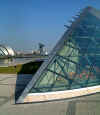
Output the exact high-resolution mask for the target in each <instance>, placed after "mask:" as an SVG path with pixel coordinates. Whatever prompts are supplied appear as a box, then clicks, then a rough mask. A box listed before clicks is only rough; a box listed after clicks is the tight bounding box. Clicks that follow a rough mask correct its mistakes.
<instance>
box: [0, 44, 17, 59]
mask: <svg viewBox="0 0 100 115" xmlns="http://www.w3.org/2000/svg"><path fill="white" fill-rule="evenodd" d="M14 55H15V52H14V50H13V49H12V48H11V47H9V46H4V45H0V57H2V58H3V57H13V56H14Z"/></svg>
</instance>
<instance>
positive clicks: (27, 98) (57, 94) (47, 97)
mask: <svg viewBox="0 0 100 115" xmlns="http://www.w3.org/2000/svg"><path fill="white" fill-rule="evenodd" d="M90 9H91V7H87V8H85V9H83V11H82V12H81V13H80V15H78V16H79V17H75V18H74V19H75V21H74V22H72V24H71V26H70V27H68V30H67V31H66V32H65V33H64V35H63V36H62V37H61V39H60V40H59V41H58V43H57V44H56V46H55V47H54V49H53V50H52V51H51V53H50V55H49V57H48V59H47V60H46V61H45V62H44V63H43V64H42V65H41V67H40V68H39V70H38V71H37V72H36V74H35V75H34V76H33V78H32V80H31V81H30V82H29V84H28V85H27V87H26V88H25V90H24V91H23V92H22V94H21V95H20V96H19V98H18V100H17V101H16V103H24V102H39V101H51V100H56V99H63V98H72V97H77V96H82V95H88V94H91V93H96V92H100V86H93V87H91V88H86V87H85V88H81V89H82V91H81V89H72V90H67V91H66V90H64V91H53V92H42V93H41V92H40V93H32V94H28V93H29V91H30V90H31V88H32V87H33V86H34V85H35V84H36V82H37V81H38V80H39V78H40V77H41V74H43V73H44V71H45V70H47V71H49V72H52V73H53V74H56V75H58V76H59V75H60V76H62V77H66V79H67V80H70V82H71V79H70V78H69V77H68V75H67V73H66V71H65V70H64V68H63V66H62V65H61V64H60V62H59V60H61V61H62V62H63V63H66V60H67V61H71V62H72V63H75V62H74V61H72V60H69V59H68V58H66V57H64V56H61V55H58V52H59V50H61V49H62V47H63V46H64V45H65V44H66V43H67V42H66V41H67V39H68V38H69V37H70V36H71V35H72V33H73V29H75V28H76V26H78V25H79V22H80V21H81V19H82V18H83V17H84V14H85V12H87V11H89V10H90ZM66 45H70V44H66ZM70 47H72V48H74V46H71V45H70ZM77 49H78V47H77ZM55 58H56V61H57V63H58V65H59V66H60V69H61V70H62V71H63V74H64V75H63V74H60V73H57V72H56V71H53V70H51V69H48V68H47V67H48V66H49V65H50V64H52V63H53V60H54V59H55ZM63 59H64V60H65V61H63ZM32 96H33V97H32ZM33 98H34V99H33Z"/></svg>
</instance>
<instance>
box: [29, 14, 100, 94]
mask: <svg viewBox="0 0 100 115" xmlns="http://www.w3.org/2000/svg"><path fill="white" fill-rule="evenodd" d="M99 84H100V19H99V18H97V17H96V16H93V15H92V14H91V13H89V12H87V13H85V15H84V16H83V17H81V19H80V21H79V23H78V24H77V25H76V27H75V29H73V32H72V34H71V35H70V36H69V37H68V38H66V40H65V41H64V45H63V47H62V48H61V50H60V51H58V52H57V54H56V56H55V57H54V58H53V60H52V61H51V63H50V64H49V65H48V67H47V68H46V69H45V71H44V72H43V73H42V74H41V76H40V78H39V79H38V81H37V82H36V83H35V85H34V86H33V87H32V89H31V90H30V93H33V92H48V91H61V90H70V89H77V88H83V87H90V86H95V85H99Z"/></svg>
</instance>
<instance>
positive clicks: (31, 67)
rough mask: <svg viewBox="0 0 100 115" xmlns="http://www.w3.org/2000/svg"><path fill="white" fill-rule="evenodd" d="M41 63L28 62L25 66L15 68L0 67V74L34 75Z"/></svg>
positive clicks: (20, 65)
mask: <svg viewBox="0 0 100 115" xmlns="http://www.w3.org/2000/svg"><path fill="white" fill-rule="evenodd" d="M42 63H43V61H37V62H29V63H26V64H19V65H16V66H9V67H0V73H5V74H34V73H35V72H36V71H37V70H38V69H39V67H40V66H41V64H42Z"/></svg>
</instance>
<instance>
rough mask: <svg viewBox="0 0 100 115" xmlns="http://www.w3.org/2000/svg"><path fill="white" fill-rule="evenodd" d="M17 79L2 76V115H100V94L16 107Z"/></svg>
mask: <svg viewBox="0 0 100 115" xmlns="http://www.w3.org/2000/svg"><path fill="white" fill-rule="evenodd" d="M26 76H29V75H26ZM16 78H17V75H15V74H13V75H12V74H9V75H8V74H0V115H100V93H97V94H94V95H90V96H85V97H81V98H76V99H67V100H62V101H53V102H45V103H32V104H17V105H15V103H14V93H15V85H16Z"/></svg>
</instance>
